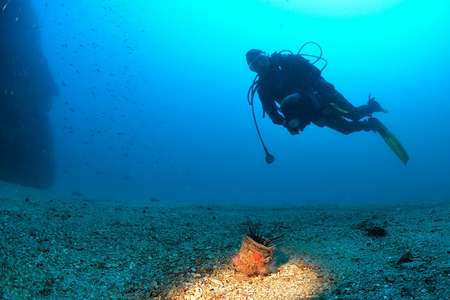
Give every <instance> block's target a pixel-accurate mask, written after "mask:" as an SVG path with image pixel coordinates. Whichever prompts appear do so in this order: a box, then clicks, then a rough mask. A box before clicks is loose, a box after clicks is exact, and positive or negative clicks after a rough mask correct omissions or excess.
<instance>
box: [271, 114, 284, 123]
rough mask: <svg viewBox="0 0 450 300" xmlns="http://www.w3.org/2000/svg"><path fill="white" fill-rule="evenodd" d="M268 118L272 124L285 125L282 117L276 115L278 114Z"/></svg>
mask: <svg viewBox="0 0 450 300" xmlns="http://www.w3.org/2000/svg"><path fill="white" fill-rule="evenodd" d="M270 118H271V119H272V122H273V123H274V124H277V125H283V124H284V123H285V120H284V118H283V116H282V115H280V114H278V113H277V114H274V115H272V116H271V117H270Z"/></svg>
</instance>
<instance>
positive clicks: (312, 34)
mask: <svg viewBox="0 0 450 300" xmlns="http://www.w3.org/2000/svg"><path fill="white" fill-rule="evenodd" d="M298 2H301V1H262V0H251V1H213V2H211V1H200V0H194V1H182V0H175V1H144V0H135V1H125V0H110V1H101V0H100V1H87V0H79V1H69V2H68V1H65V0H52V1H37V0H35V1H34V5H35V9H36V12H37V14H38V17H39V22H40V25H39V26H40V27H41V38H42V46H43V49H44V52H45V54H46V56H47V58H48V62H49V65H50V68H51V70H52V73H53V76H54V78H55V80H56V82H57V84H58V86H59V95H58V96H57V97H56V98H55V99H54V104H53V108H52V111H51V113H50V117H51V122H52V128H53V133H54V137H55V138H54V139H55V147H56V149H55V151H56V155H57V157H56V167H57V170H56V171H57V174H56V181H55V184H54V187H53V188H52V189H53V190H55V191H57V192H61V193H67V194H70V193H71V192H73V191H79V192H81V193H83V194H85V195H86V196H88V197H91V198H96V199H105V200H108V199H110V200H113V199H117V200H119V199H122V200H126V201H146V200H148V199H150V198H151V197H156V198H159V199H160V200H161V201H164V202H167V203H169V202H175V201H182V202H184V201H188V202H197V203H202V202H209V203H224V202H237V203H245V204H255V203H266V204H273V203H287V202H289V203H300V202H313V203H315V202H320V201H331V202H343V201H355V202H362V201H405V200H406V201H409V200H424V201H428V200H441V199H448V198H449V197H450V184H449V183H450V172H449V170H450V155H449V150H450V139H449V137H448V133H449V132H450V121H449V118H448V116H449V113H450V101H449V99H448V92H449V86H450V71H449V69H450V68H449V67H450V54H449V53H450V51H449V50H450V26H449V25H448V16H449V15H450V2H448V1H444V0H442V1H427V2H424V1H418V0H409V1H401V0H397V1H380V2H379V5H378V6H377V5H374V3H376V2H374V1H367V5H366V6H364V5H362V6H358V7H357V6H356V3H357V2H356V1H343V2H342V5H343V6H341V9H339V7H330V3H332V2H330V1H322V2H323V3H324V4H323V5H317V6H312V7H310V6H308V5H306V6H298V5H296V3H298ZM310 2H311V1H310ZM322 2H320V1H317V3H319V4H320V3H322ZM336 2H338V1H334V3H336ZM359 2H360V3H359V5H361V3H363V4H364V2H363V1H359ZM384 2H386V3H384ZM390 2H392V3H390ZM384 4H386V5H384ZM344 5H345V6H344ZM310 40H313V41H316V42H318V43H320V45H321V46H322V48H323V50H324V56H325V58H326V59H327V60H328V61H329V66H328V68H327V69H326V70H325V72H324V74H323V76H324V77H325V78H326V79H327V80H329V81H330V82H332V83H333V84H334V85H335V86H336V88H337V89H338V90H339V91H341V92H342V93H343V94H344V95H345V96H346V97H347V98H348V99H349V100H350V101H351V102H352V103H354V104H355V105H360V104H364V103H365V102H366V101H367V96H368V94H369V93H372V94H373V95H374V96H376V97H377V99H378V100H379V101H380V102H381V103H382V104H383V106H385V107H386V108H387V109H388V110H389V113H388V114H385V115H380V116H379V117H380V119H381V120H382V121H383V122H384V123H385V124H386V125H387V126H388V127H389V128H390V129H391V130H392V131H393V132H394V133H395V134H396V135H397V136H398V138H399V139H400V140H401V141H402V143H403V144H404V146H405V147H406V149H407V150H408V152H409V155H410V162H409V164H408V165H407V166H406V167H405V166H403V165H402V163H401V162H400V161H399V160H398V159H397V158H396V157H395V156H394V155H393V154H392V153H391V152H390V150H389V148H388V147H387V146H386V145H385V144H384V143H383V141H382V139H381V138H380V137H379V136H377V135H375V134H373V133H356V134H352V135H349V136H344V135H342V134H340V133H337V132H334V131H332V130H331V129H327V128H318V127H314V125H311V126H310V127H308V128H307V129H306V130H305V131H304V132H303V133H302V134H300V135H299V136H291V135H289V133H288V132H287V131H286V130H285V129H284V128H282V127H279V126H278V127H277V126H275V125H273V124H272V122H270V120H269V119H268V118H266V119H260V125H261V129H262V131H263V134H264V137H265V139H266V140H267V143H268V145H269V147H270V149H271V151H272V152H273V153H274V154H275V155H276V157H277V160H276V162H275V163H274V164H273V165H266V164H265V162H264V155H263V151H262V149H261V146H260V144H259V141H258V139H257V136H256V133H255V130H254V127H253V123H252V119H251V114H250V108H249V106H248V104H247V101H246V93H247V89H248V87H249V85H250V84H251V82H252V80H253V77H254V74H253V73H251V72H250V71H249V70H248V67H247V65H246V62H245V53H246V51H247V50H249V49H250V48H259V49H262V50H264V51H267V52H269V53H270V52H274V51H278V50H282V49H291V50H293V51H297V49H298V48H299V47H300V45H301V44H302V43H303V42H305V41H310ZM308 51H309V52H312V53H317V50H316V49H315V48H313V47H311V48H308ZM256 102H257V103H258V106H257V115H258V116H260V112H261V109H260V106H259V101H256Z"/></svg>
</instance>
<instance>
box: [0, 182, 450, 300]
mask: <svg viewBox="0 0 450 300" xmlns="http://www.w3.org/2000/svg"><path fill="white" fill-rule="evenodd" d="M2 194H3V195H2ZM2 194H0V299H46V298H47V299H176V300H178V299H189V300H190V299H255V300H256V299H285V300H290V299H293V300H294V299H295V300H299V299H377V300H378V299H444V300H447V299H450V202H434V203H425V204H419V203H415V204H397V205H393V204H391V205H381V204H380V205H366V206H363V205H360V206H352V205H340V206H336V205H318V206H312V205H305V206H290V207H279V208H270V207H259V208H258V207H245V206H214V205H211V206H207V205H197V206H193V205H184V206H183V205H170V206H169V205H166V204H165V203H164V201H161V202H156V201H149V202H148V203H145V204H142V205H133V206H131V205H126V204H120V203H99V202H96V201H92V200H88V199H86V198H85V197H84V196H82V195H80V194H75V195H73V196H71V197H68V198H69V199H61V198H58V197H54V196H49V195H44V194H42V193H38V192H35V191H32V190H25V189H21V190H19V191H17V192H15V193H6V192H2ZM248 219H251V220H252V221H253V222H256V223H259V224H261V230H262V231H263V232H266V233H267V234H268V235H270V234H274V235H277V234H284V238H283V240H282V241H281V242H280V243H279V245H278V246H277V253H278V256H279V257H281V258H280V259H279V269H278V271H277V272H276V273H273V274H270V275H269V276H261V277H255V278H245V277H243V276H241V275H239V274H237V273H236V272H235V271H234V270H233V269H232V268H231V267H230V266H229V262H230V258H231V257H232V255H233V254H235V253H236V251H237V250H238V249H239V246H240V242H241V239H242V237H243V235H244V234H245V232H246V230H247V225H246V222H247V220H248Z"/></svg>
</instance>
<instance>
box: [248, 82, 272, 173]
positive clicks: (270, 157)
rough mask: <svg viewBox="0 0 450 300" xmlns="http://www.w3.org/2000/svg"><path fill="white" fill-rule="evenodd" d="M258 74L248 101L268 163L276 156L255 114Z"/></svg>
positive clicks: (250, 90)
mask: <svg viewBox="0 0 450 300" xmlns="http://www.w3.org/2000/svg"><path fill="white" fill-rule="evenodd" d="M258 79H259V77H258V75H256V77H255V79H254V80H253V83H252V85H251V86H250V88H249V89H248V92H247V101H248V104H249V105H250V106H251V107H252V117H253V123H254V124H255V128H256V133H257V134H258V138H259V141H260V142H261V145H262V147H263V149H264V152H265V154H266V157H265V160H266V163H268V164H271V163H273V162H274V161H275V156H273V155H272V154H271V153H270V152H269V149H268V148H267V146H266V143H264V139H263V137H262V135H261V131H260V129H259V125H258V121H257V120H256V114H255V105H254V99H255V94H256V91H257V90H258V87H259V85H258Z"/></svg>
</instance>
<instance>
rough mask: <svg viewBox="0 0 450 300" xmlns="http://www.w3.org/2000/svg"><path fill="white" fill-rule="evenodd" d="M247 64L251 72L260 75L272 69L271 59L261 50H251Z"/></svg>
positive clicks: (247, 57)
mask: <svg viewBox="0 0 450 300" xmlns="http://www.w3.org/2000/svg"><path fill="white" fill-rule="evenodd" d="M246 59H247V64H248V67H249V68H250V70H252V71H253V72H256V73H258V74H260V73H264V72H266V71H267V70H269V69H270V60H269V57H268V56H267V55H266V54H265V53H264V52H263V51H261V50H258V49H251V50H249V51H248V52H247V54H246Z"/></svg>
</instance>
